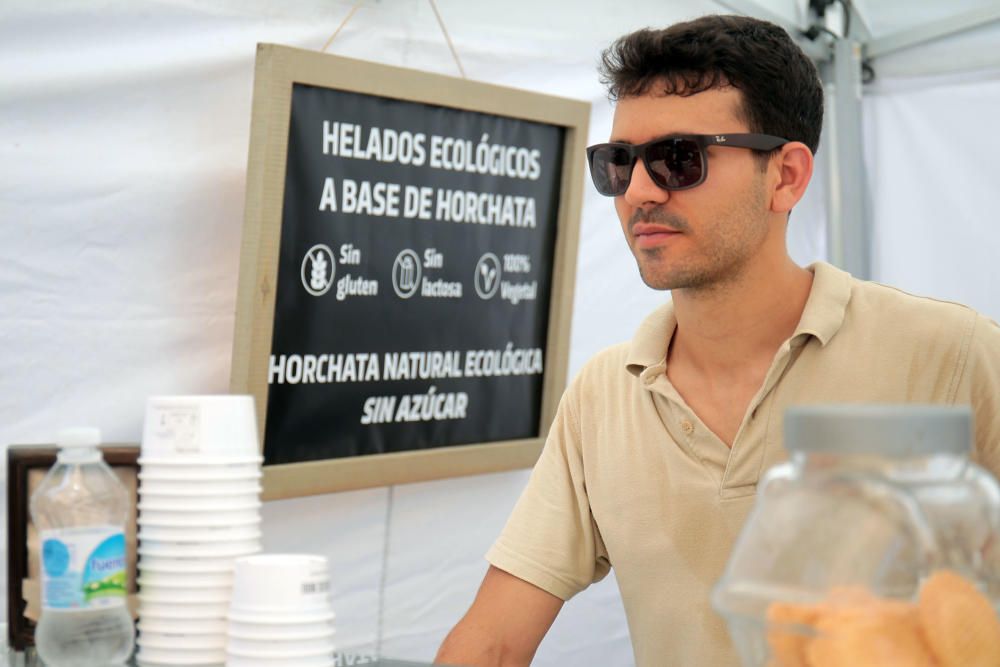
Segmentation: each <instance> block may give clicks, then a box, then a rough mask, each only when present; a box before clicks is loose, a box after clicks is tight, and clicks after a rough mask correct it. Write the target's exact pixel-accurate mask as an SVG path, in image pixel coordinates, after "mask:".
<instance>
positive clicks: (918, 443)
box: [785, 404, 972, 457]
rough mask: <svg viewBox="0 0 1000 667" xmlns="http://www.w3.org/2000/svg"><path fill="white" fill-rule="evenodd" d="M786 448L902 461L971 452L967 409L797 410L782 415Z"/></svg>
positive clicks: (845, 407) (850, 407) (819, 407)
mask: <svg viewBox="0 0 1000 667" xmlns="http://www.w3.org/2000/svg"><path fill="white" fill-rule="evenodd" d="M785 448H786V449H787V450H788V451H790V452H831V453H844V454H876V455H880V456H891V457H906V456H920V455H926V454H964V455H967V454H969V452H971V450H972V409H971V408H970V407H969V406H967V405H955V406H952V405H863V404H835V405H799V406H795V407H791V408H788V410H786V411H785Z"/></svg>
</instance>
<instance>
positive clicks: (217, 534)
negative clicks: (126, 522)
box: [139, 521, 261, 542]
mask: <svg viewBox="0 0 1000 667" xmlns="http://www.w3.org/2000/svg"><path fill="white" fill-rule="evenodd" d="M260 535H261V530H260V522H259V521H255V522H253V523H246V524H243V525H235V526H186V527H179V526H158V525H156V524H155V523H154V524H150V523H145V522H143V523H141V524H139V539H140V540H147V539H148V540H153V541H161V542H219V541H226V540H230V541H232V540H250V539H254V538H256V537H260Z"/></svg>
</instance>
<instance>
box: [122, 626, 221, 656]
mask: <svg viewBox="0 0 1000 667" xmlns="http://www.w3.org/2000/svg"><path fill="white" fill-rule="evenodd" d="M227 641H228V639H227V638H226V635H225V633H222V634H214V635H188V634H169V633H161V632H150V631H148V630H147V631H144V632H139V636H138V637H137V638H136V640H135V643H136V644H138V645H139V646H140V647H141V648H153V649H160V650H165V651H167V650H174V649H180V650H182V651H184V650H186V651H205V650H209V651H218V650H220V649H222V650H225V648H226V643H227Z"/></svg>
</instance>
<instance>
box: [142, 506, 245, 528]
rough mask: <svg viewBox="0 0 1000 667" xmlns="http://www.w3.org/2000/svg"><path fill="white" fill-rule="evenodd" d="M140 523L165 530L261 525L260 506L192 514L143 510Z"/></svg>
mask: <svg viewBox="0 0 1000 667" xmlns="http://www.w3.org/2000/svg"><path fill="white" fill-rule="evenodd" d="M138 523H139V525H140V526H146V525H151V526H153V525H155V526H162V527H164V528H166V527H168V526H172V527H178V528H183V527H187V526H196V527H202V526H234V525H244V524H248V523H260V506H258V505H254V506H253V507H247V508H244V509H238V510H215V511H213V512H191V511H178V512H172V511H170V510H152V509H147V510H141V511H140V512H139V520H138Z"/></svg>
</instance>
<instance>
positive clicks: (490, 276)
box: [473, 252, 500, 299]
mask: <svg viewBox="0 0 1000 667" xmlns="http://www.w3.org/2000/svg"><path fill="white" fill-rule="evenodd" d="M473 284H474V285H475V287H476V294H478V295H479V298H480V299H490V298H492V297H493V295H494V294H496V293H497V288H499V287H500V259H499V258H498V257H497V256H496V255H494V254H493V253H491V252H488V253H486V254H485V255H483V256H482V257H480V258H479V262H477V263H476V275H475V276H474V277H473Z"/></svg>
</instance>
